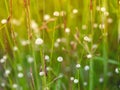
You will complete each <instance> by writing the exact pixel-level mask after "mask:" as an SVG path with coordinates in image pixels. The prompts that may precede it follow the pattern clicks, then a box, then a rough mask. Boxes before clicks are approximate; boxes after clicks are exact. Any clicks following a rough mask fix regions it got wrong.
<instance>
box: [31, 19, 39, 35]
mask: <svg viewBox="0 0 120 90" xmlns="http://www.w3.org/2000/svg"><path fill="white" fill-rule="evenodd" d="M30 25H31V28H32V29H33V30H34V32H35V33H38V31H39V27H38V24H37V23H36V21H35V20H32V21H31V24H30Z"/></svg>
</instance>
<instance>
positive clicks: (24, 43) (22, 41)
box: [21, 40, 30, 46]
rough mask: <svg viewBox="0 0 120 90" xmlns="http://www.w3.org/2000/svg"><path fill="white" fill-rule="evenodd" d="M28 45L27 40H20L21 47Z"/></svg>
mask: <svg viewBox="0 0 120 90" xmlns="http://www.w3.org/2000/svg"><path fill="white" fill-rule="evenodd" d="M29 44H30V41H29V40H21V45H22V46H26V45H29Z"/></svg>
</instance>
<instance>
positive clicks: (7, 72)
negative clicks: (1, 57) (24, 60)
mask: <svg viewBox="0 0 120 90" xmlns="http://www.w3.org/2000/svg"><path fill="white" fill-rule="evenodd" d="M10 73H11V70H10V69H6V70H5V73H4V75H5V77H8V76H9V74H10Z"/></svg>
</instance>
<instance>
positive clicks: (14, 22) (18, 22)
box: [11, 18, 21, 26]
mask: <svg viewBox="0 0 120 90" xmlns="http://www.w3.org/2000/svg"><path fill="white" fill-rule="evenodd" d="M11 22H12V24H14V25H16V26H20V24H21V22H20V21H19V20H17V19H15V18H13V19H12V20H11Z"/></svg>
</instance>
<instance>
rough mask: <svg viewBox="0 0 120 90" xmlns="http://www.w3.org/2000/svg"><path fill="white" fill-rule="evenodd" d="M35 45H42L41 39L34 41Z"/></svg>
mask: <svg viewBox="0 0 120 90" xmlns="http://www.w3.org/2000/svg"><path fill="white" fill-rule="evenodd" d="M35 44H36V45H42V44H43V39H42V38H37V39H36V40H35Z"/></svg>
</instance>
